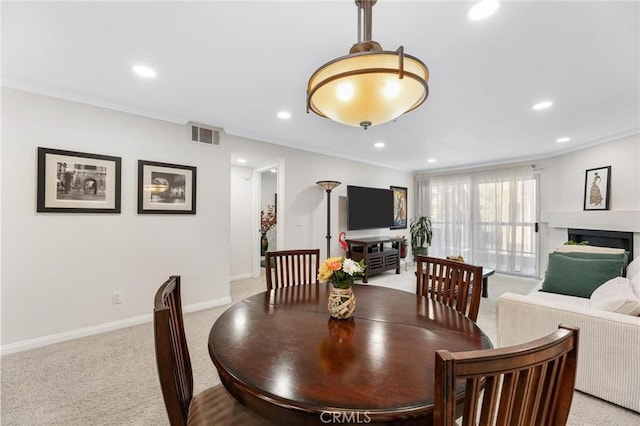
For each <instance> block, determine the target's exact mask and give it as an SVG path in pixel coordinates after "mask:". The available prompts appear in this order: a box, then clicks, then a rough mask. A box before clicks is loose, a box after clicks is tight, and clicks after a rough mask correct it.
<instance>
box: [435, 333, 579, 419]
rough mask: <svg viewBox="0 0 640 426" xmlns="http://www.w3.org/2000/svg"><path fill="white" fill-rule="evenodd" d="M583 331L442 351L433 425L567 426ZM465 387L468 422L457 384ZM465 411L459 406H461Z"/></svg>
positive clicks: (464, 404)
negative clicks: (459, 412)
mask: <svg viewBox="0 0 640 426" xmlns="http://www.w3.org/2000/svg"><path fill="white" fill-rule="evenodd" d="M578 336H579V330H578V329H577V328H575V327H570V326H565V325H560V326H559V329H558V330H557V331H556V332H554V333H552V334H550V335H548V336H546V337H543V338H540V339H537V340H534V341H532V342H528V343H523V344H520V345H516V346H510V347H505V348H498V349H486V350H478V351H469V352H455V353H451V352H449V351H446V350H439V351H436V355H435V356H436V365H435V393H434V403H435V406H434V414H433V419H434V422H433V424H434V425H435V426H453V425H456V424H462V425H463V426H464V425H477V424H479V425H499V426H502V425H505V426H520V425H550V426H551V425H553V426H556V425H564V424H566V422H567V417H568V416H569V409H570V408H571V401H572V399H573V391H574V388H575V382H576V366H577V356H578V340H579V337H578ZM459 383H465V390H464V403H463V408H462V422H461V423H460V420H459V419H458V423H456V403H458V404H459V400H458V401H457V400H456V399H457V398H456V397H457V396H458V395H457V394H456V385H457V384H459ZM458 408H459V407H458Z"/></svg>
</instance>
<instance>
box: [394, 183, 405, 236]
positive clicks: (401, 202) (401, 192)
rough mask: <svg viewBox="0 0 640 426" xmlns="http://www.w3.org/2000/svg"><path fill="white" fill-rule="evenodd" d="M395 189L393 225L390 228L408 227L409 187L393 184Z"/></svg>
mask: <svg viewBox="0 0 640 426" xmlns="http://www.w3.org/2000/svg"><path fill="white" fill-rule="evenodd" d="M390 188H391V190H392V191H393V226H392V227H391V228H390V229H406V228H407V188H403V187H401V186H391V187H390Z"/></svg>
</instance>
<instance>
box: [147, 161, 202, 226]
mask: <svg viewBox="0 0 640 426" xmlns="http://www.w3.org/2000/svg"><path fill="white" fill-rule="evenodd" d="M138 213H139V214H196V168H195V167H191V166H181V165H178V164H169V163H158V162H155V161H144V160H138Z"/></svg>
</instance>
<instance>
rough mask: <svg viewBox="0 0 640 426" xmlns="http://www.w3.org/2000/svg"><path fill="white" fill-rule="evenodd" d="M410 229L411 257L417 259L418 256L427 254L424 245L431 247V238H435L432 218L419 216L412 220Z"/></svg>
mask: <svg viewBox="0 0 640 426" xmlns="http://www.w3.org/2000/svg"><path fill="white" fill-rule="evenodd" d="M409 229H410V231H411V255H412V256H413V258H414V259H415V258H416V255H418V254H427V250H426V249H425V248H424V245H425V243H426V244H427V246H430V245H431V238H432V237H433V228H432V227H431V218H430V217H429V216H422V215H418V216H416V217H414V218H413V219H411V223H410V224H409Z"/></svg>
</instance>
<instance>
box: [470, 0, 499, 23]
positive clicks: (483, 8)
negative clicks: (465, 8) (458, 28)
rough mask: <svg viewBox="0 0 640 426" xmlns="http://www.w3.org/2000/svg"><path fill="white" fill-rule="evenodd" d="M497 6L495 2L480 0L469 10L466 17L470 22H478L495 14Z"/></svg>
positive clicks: (494, 0) (495, 0)
mask: <svg viewBox="0 0 640 426" xmlns="http://www.w3.org/2000/svg"><path fill="white" fill-rule="evenodd" d="M498 6H499V4H498V1H497V0H482V1H481V2H479V3H476V4H475V6H473V7H472V8H471V9H469V13H468V14H467V16H468V17H469V19H471V20H472V21H480V20H482V19H485V18H488V17H489V16H491V15H493V14H494V13H496V10H498Z"/></svg>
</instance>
